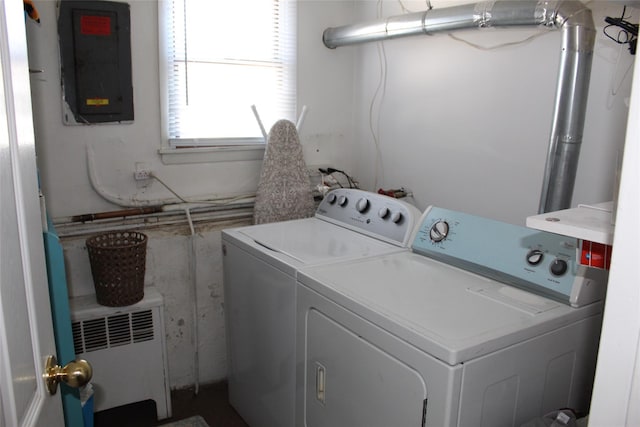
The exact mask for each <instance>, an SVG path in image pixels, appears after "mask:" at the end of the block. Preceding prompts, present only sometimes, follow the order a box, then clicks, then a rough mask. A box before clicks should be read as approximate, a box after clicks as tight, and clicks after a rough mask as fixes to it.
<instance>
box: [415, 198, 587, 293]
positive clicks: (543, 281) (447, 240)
mask: <svg viewBox="0 0 640 427" xmlns="http://www.w3.org/2000/svg"><path fill="white" fill-rule="evenodd" d="M577 244H578V241H577V239H575V238H572V237H566V236H561V235H558V234H553V233H549V232H545V231H538V230H534V229H531V228H527V227H520V226H517V225H513V224H508V223H504V222H500V221H495V220H491V219H487V218H482V217H478V216H474V215H469V214H465V213H461V212H455V211H451V210H447V209H442V208H438V207H430V208H429V209H427V211H425V213H424V214H423V216H422V220H421V223H420V225H419V229H418V230H417V232H416V235H415V237H414V240H413V244H412V249H413V251H414V252H416V253H419V254H422V255H424V256H427V257H430V258H434V259H436V260H439V261H442V262H445V263H447V264H450V265H453V266H456V267H459V268H463V269H465V270H468V271H471V272H474V273H477V274H480V275H482V276H486V277H489V278H492V279H494V280H498V281H500V282H503V283H507V284H510V285H513V286H516V287H519V288H523V289H526V290H529V291H532V292H534V293H538V294H541V295H544V296H547V297H551V298H553V299H556V300H559V301H561V302H564V303H569V304H572V305H576V304H575V303H574V302H573V301H572V300H571V298H572V292H573V293H574V294H575V290H574V287H575V286H582V285H584V280H587V279H585V278H584V277H583V276H584V271H583V270H584V266H581V265H579V264H578V262H577V259H576V257H577V250H576V249H577Z"/></svg>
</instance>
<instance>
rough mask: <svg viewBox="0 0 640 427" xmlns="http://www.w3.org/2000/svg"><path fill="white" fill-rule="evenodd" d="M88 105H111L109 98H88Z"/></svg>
mask: <svg viewBox="0 0 640 427" xmlns="http://www.w3.org/2000/svg"><path fill="white" fill-rule="evenodd" d="M87 105H96V106H99V105H109V98H88V99H87Z"/></svg>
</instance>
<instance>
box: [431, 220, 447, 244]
mask: <svg viewBox="0 0 640 427" xmlns="http://www.w3.org/2000/svg"><path fill="white" fill-rule="evenodd" d="M448 234H449V224H448V223H447V221H438V222H436V223H435V224H433V225H432V226H431V230H429V237H430V238H431V240H433V241H434V242H441V241H443V240H444V239H446V238H447V235H448Z"/></svg>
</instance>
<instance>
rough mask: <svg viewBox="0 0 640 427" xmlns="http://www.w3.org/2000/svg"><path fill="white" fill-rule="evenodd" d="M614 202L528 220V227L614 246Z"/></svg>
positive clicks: (538, 216) (580, 207)
mask: <svg viewBox="0 0 640 427" xmlns="http://www.w3.org/2000/svg"><path fill="white" fill-rule="evenodd" d="M612 211H613V202H604V203H596V204H593V205H578V207H577V208H572V209H564V210H561V211H555V212H547V213H544V214H540V215H534V216H530V217H528V218H527V227H530V228H535V229H536V230H542V231H549V232H551V233H556V234H562V235H565V236H571V237H575V238H578V239H582V240H589V241H591V242H596V243H603V244H605V245H611V244H613V231H614V225H613V218H612Z"/></svg>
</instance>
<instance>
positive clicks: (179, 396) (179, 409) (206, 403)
mask: <svg viewBox="0 0 640 427" xmlns="http://www.w3.org/2000/svg"><path fill="white" fill-rule="evenodd" d="M171 406H172V416H171V418H167V419H164V420H156V409H155V403H154V402H153V401H152V400H147V401H144V402H138V403H133V404H130V405H125V406H120V407H118V408H112V409H108V410H106V411H100V412H96V413H95V415H94V427H114V426H115V427H155V426H161V425H162V424H166V423H168V422H171V421H177V420H180V419H183V418H188V417H190V416H193V415H200V416H201V417H202V418H204V420H205V421H206V422H207V424H209V427H248V425H247V424H246V423H245V422H244V421H243V420H242V418H240V416H239V415H238V413H237V412H236V411H235V410H234V409H233V408H232V407H231V406H230V405H229V401H228V398H227V384H226V382H221V383H216V384H209V385H201V386H200V388H199V391H198V395H197V396H196V395H195V394H194V390H193V389H184V390H173V391H172V392H171Z"/></svg>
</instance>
